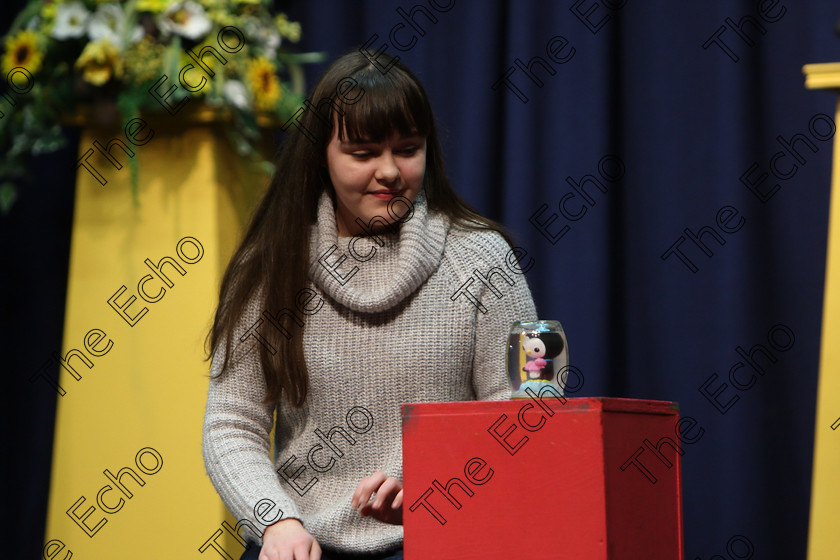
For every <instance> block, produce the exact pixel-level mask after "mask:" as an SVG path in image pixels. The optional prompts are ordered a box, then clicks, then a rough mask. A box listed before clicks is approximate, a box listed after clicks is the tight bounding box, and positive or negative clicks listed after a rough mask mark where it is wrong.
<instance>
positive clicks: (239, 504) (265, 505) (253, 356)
mask: <svg viewBox="0 0 840 560" xmlns="http://www.w3.org/2000/svg"><path fill="white" fill-rule="evenodd" d="M255 301H259V300H257V299H255V300H252V305H250V306H249V308H248V309H246V311H245V313H243V315H242V318H241V319H240V320H239V324H238V325H237V327H236V328H235V329H234V338H233V343H232V345H231V348H232V352H231V353H232V356H231V360H230V361H229V363H228V369H227V371H226V372H225V374H224V375H222V376H220V375H219V374H220V373H221V367H222V363H223V362H224V356H225V349H224V346H221V347H220V349H219V351H218V352H216V355H215V356H214V358H213V361H212V365H211V371H210V375H211V378H210V387H209V390H208V395H207V408H206V411H205V416H204V438H203V453H204V465H205V467H206V469H207V474H208V475H209V476H210V480H211V481H212V482H213V486H215V487H216V491H217V492H218V493H219V495H220V496H221V498H222V501H224V503H225V505H226V506H227V508H228V510H230V512H231V514H232V515H233V516H234V517H235V518H236V519H238V520H239V522H240V527H243V528H240V529H239V530H240V533H241V535H242V536H243V537H244V538H246V539H248V540H252V541H257V542H259V543H260V544H262V532H263V531H264V530H265V528H266V527H267V526H268V525H271V524H272V523H274V522H276V521H279V520H280V519H281V516H282V518H283V519H285V518H289V517H294V518H297V519H300V515H299V513H298V511H297V508H296V506H295V504H294V502H292V500H291V499H290V498H289V496H288V495H287V494H286V492H285V490H284V489H283V487H282V486H281V483H280V479H279V476H278V474H277V473H276V472H275V470H274V464H273V461H272V458H271V455H270V453H271V443H270V437H269V434H270V433H271V428H272V425H273V423H274V406H273V405H271V404H263V402H262V401H263V398H264V396H265V392H266V386H265V380H264V379H263V374H262V366H261V364H260V359H259V353H258V348H259V346H258V344H259V342H257V340H256V338H255V337H254V336H248V334H249V333H254V332H255V330H256V329H257V328H259V326H260V323H259V321H261V320H262V319H260V310H259V308H258V306H257V304H256V303H255ZM243 337H244V339H245V340H244V342H240V341H241V339H242V338H243ZM281 512H282V513H281ZM258 516H259V517H258ZM301 522H302V520H301ZM249 523H250V526H249Z"/></svg>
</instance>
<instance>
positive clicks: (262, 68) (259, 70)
mask: <svg viewBox="0 0 840 560" xmlns="http://www.w3.org/2000/svg"><path fill="white" fill-rule="evenodd" d="M248 84H249V86H250V88H251V93H253V95H254V105H255V106H256V108H257V110H258V111H273V110H274V107H275V106H276V105H277V102H278V101H280V98H281V97H282V95H283V91H282V90H281V89H280V80H279V79H278V78H277V75H276V74H275V67H274V64H272V63H271V61H269V60H268V59H267V58H265V57H263V56H261V57H259V58H255V59H254V60H252V61H251V64H250V65H249V68H248Z"/></svg>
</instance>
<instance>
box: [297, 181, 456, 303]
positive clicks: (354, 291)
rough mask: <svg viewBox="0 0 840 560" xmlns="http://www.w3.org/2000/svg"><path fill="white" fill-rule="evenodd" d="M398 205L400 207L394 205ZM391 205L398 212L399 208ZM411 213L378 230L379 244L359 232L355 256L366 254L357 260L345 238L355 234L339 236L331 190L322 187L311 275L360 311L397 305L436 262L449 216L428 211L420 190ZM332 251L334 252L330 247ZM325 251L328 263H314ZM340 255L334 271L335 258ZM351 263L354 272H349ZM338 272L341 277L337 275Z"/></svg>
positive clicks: (312, 238)
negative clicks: (388, 228)
mask: <svg viewBox="0 0 840 560" xmlns="http://www.w3.org/2000/svg"><path fill="white" fill-rule="evenodd" d="M397 208H398V209H397ZM397 208H395V211H396V212H401V211H402V207H401V206H400V207H397ZM413 210H414V214H413V215H412V216H411V218H409V219H408V220H406V221H405V222H403V223H402V224H400V226H399V230H398V231H396V232H393V233H385V234H379V236H378V237H379V239H380V240H381V241H382V242H383V245H379V244H378V243H377V242H375V240H374V239H373V238H369V237H363V238H361V239H359V240H357V241H356V242H355V245H354V248H355V251H356V256H357V257H361V256H367V255H368V254H369V252H370V251H371V248H373V249H375V253H373V255H372V256H370V258H368V259H367V260H365V261H360V260H357V259H356V258H354V256H353V255H352V254H351V252H350V250H349V248H348V243H350V242H352V240H353V239H354V238H350V237H338V232H337V230H336V224H335V209H334V206H333V201H332V198H331V197H330V195H329V193H327V192H326V191H324V192H323V193H321V197H320V199H319V200H318V220H317V222H316V223H315V224H314V225H313V226H312V230H311V235H310V255H309V262H310V267H309V276H310V278H311V279H312V281H313V282H314V283H315V284H316V285H317V286H318V287H319V288H320V289H321V290H322V291H323V292H325V293H326V294H327V295H329V296H330V297H331V298H332V299H334V300H335V301H336V302H338V303H339V304H341V305H343V306H345V307H348V308H350V309H352V310H353V311H357V312H362V313H378V312H381V311H385V310H388V309H391V308H393V307H395V306H396V305H398V304H400V302H402V301H403V300H404V299H405V298H407V297H408V296H410V295H411V294H413V293H414V292H415V291H416V290H417V288H419V287H420V285H421V284H423V282H425V281H426V280H427V279H428V278H429V276H431V275H432V273H433V272H434V271H435V270H436V269H437V267H438V265H439V264H440V261H441V258H442V255H443V248H444V244H445V242H446V235H447V233H448V231H449V227H450V223H449V219H448V218H447V217H446V216H445V215H443V214H439V213H437V212H429V211H428V205H427V203H426V192H425V190H424V189H421V190H420V192H419V193H418V194H417V198H416V200H415V201H414V206H413ZM331 250H332V252H330V251H331ZM326 253H329V255H328V256H327V257H326V258H325V259H324V261H325V263H326V266H325V265H322V264H321V263H319V262H318V260H319V258H321V257H322V256H323V255H325V254H326ZM342 258H344V260H343V261H342V262H341V263H340V264H338V266H337V269H334V270H333V271H332V272H330V270H328V267H329V268H331V267H335V266H336V263H337V261H338V260H339V259H342ZM354 267H358V270H357V271H356V273H354V274H353V275H352V276H349V275H350V273H351V271H352V270H353V268H354ZM334 274H336V275H340V276H342V277H344V278H346V280H345V279H339V278H336V276H334Z"/></svg>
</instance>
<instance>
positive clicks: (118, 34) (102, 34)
mask: <svg viewBox="0 0 840 560" xmlns="http://www.w3.org/2000/svg"><path fill="white" fill-rule="evenodd" d="M128 25H129V22H128V20H127V19H126V17H125V12H124V11H123V9H122V6H120V5H119V4H100V5H99V6H98V7H97V8H96V12H95V13H94V14H93V16H92V17H91V18H90V22H89V24H88V37H90V40H91V41H98V40H100V39H108V40H109V41H110V42H111V43H113V44H114V45H117V46H118V47H119V48H121V49H122V48H124V47H125V46H126V43H128V42H129V41H130V42H132V43H136V42H137V41H139V40H140V39H142V38H143V28H142V27H140V26H139V25H138V26H135V27H134V29H129V28H128Z"/></svg>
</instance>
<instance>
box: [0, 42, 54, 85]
mask: <svg viewBox="0 0 840 560" xmlns="http://www.w3.org/2000/svg"><path fill="white" fill-rule="evenodd" d="M43 60H44V53H42V52H41V51H39V50H38V35H37V34H36V33H35V32H34V31H19V32H18V33H17V34H16V35H15V36H14V37H9V38H8V39H6V54H5V55H3V75H4V76H5V75H7V74H8V73H9V71H10V70H12V69H13V68H17V67H18V66H20V67H22V68H26V70H28V71H29V72H30V73H32V74H35V73H36V72H38V70H40V69H41V63H42V62H43Z"/></svg>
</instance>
